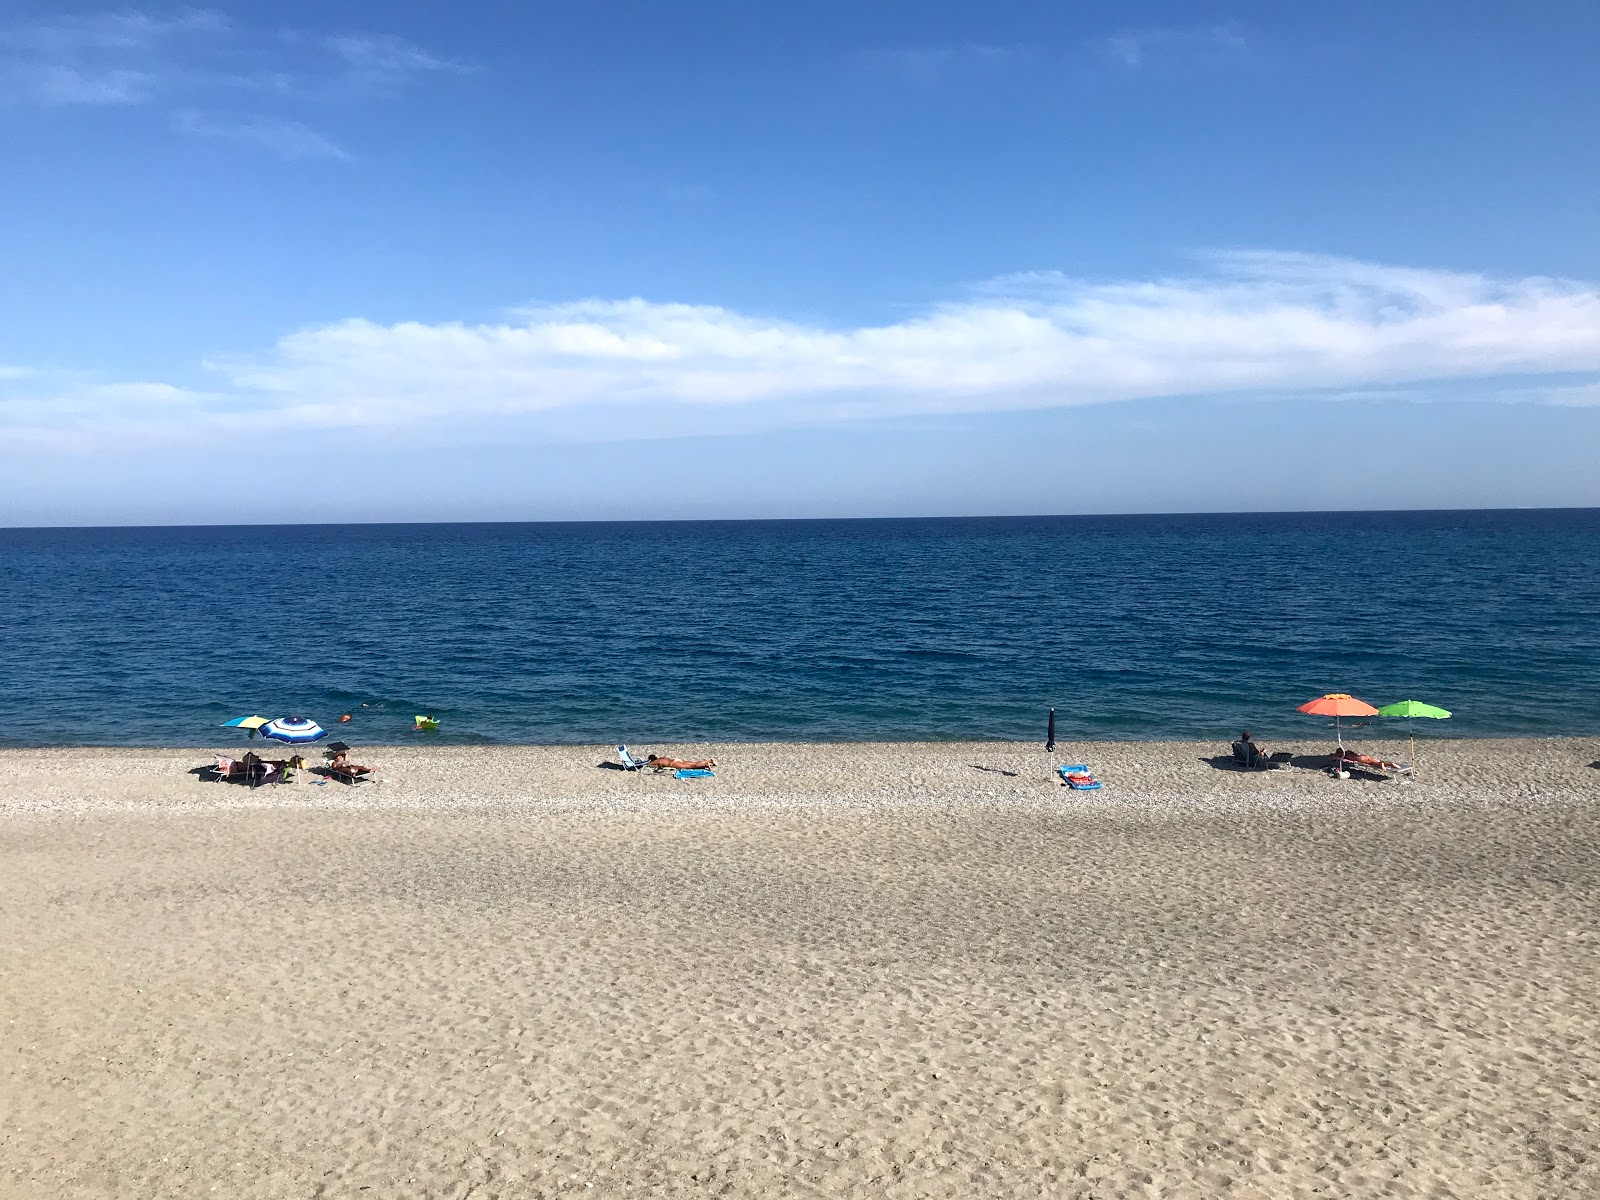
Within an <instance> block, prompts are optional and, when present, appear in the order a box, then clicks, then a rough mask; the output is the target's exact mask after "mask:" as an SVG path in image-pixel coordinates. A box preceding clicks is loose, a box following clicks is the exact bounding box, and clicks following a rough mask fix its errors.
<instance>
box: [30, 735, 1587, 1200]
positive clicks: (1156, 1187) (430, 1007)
mask: <svg viewBox="0 0 1600 1200" xmlns="http://www.w3.org/2000/svg"><path fill="white" fill-rule="evenodd" d="M649 748H650V749H652V750H658V751H662V750H671V749H674V748H672V747H660V746H651V747H649ZM1271 748H1272V749H1287V750H1291V751H1293V752H1294V753H1296V755H1297V761H1298V762H1300V763H1301V764H1303V765H1301V766H1299V767H1295V768H1291V769H1287V770H1280V771H1273V772H1256V773H1245V772H1240V771H1235V770H1231V769H1226V768H1225V767H1222V766H1219V765H1217V764H1214V763H1213V762H1212V761H1210V760H1211V759H1212V757H1213V756H1216V755H1218V754H1219V753H1223V752H1225V750H1226V747H1225V746H1222V745H1195V744H1186V743H1122V744H1115V745H1097V746H1083V745H1069V746H1064V747H1063V751H1064V752H1066V753H1067V754H1068V755H1070V757H1071V758H1074V759H1083V760H1087V761H1088V762H1089V763H1090V765H1091V766H1092V767H1093V768H1094V769H1095V771H1096V773H1097V774H1098V775H1099V777H1100V778H1101V779H1102V780H1104V781H1105V784H1106V786H1105V788H1104V789H1103V790H1101V791H1099V792H1095V793H1074V792H1069V791H1067V790H1065V789H1063V788H1061V787H1059V786H1057V785H1054V784H1052V783H1051V782H1049V781H1048V780H1047V778H1046V767H1047V764H1046V760H1045V756H1044V755H1043V753H1042V752H1041V751H1040V750H1039V748H1038V747H1033V746H1018V745H1011V744H968V745H924V746H905V745H848V746H809V747H808V746H795V745H774V746H749V745H742V746H713V747H709V748H707V747H679V748H677V749H680V750H683V751H685V752H692V753H693V754H695V755H699V754H700V753H704V752H707V751H709V753H711V754H712V755H714V756H715V757H716V758H717V759H718V760H719V763H720V764H721V765H720V766H719V767H718V770H717V777H716V778H715V779H710V780H693V781H678V780H674V779H671V778H670V777H665V776H661V777H657V776H652V775H649V774H630V773H624V772H621V771H614V770H607V769H603V768H601V767H599V766H598V765H597V764H598V763H599V762H601V761H602V759H603V758H605V757H606V752H605V750H604V749H603V748H589V749H583V748H570V747H569V748H552V747H496V748H492V749H472V748H445V747H435V748H426V749H422V748H415V747H405V748H398V747H397V748H379V749H372V750H364V751H363V752H362V753H361V754H359V755H358V756H357V757H358V758H359V759H360V760H361V761H368V762H370V763H371V764H372V765H373V766H374V767H375V768H377V772H376V773H377V775H378V777H379V780H380V781H379V782H377V783H375V784H372V785H362V786H358V787H355V788H351V787H346V786H344V785H341V784H337V783H331V784H326V785H317V784H313V783H309V782H304V783H297V784H288V785H284V786H281V787H276V788H273V787H267V788H258V789H254V790H251V789H247V788H243V787H239V786H236V785H232V784H217V783H210V782H205V781H204V780H203V779H202V778H201V777H199V776H197V775H194V774H190V773H189V772H190V771H191V769H194V768H197V767H199V766H200V765H201V764H202V763H204V762H206V761H208V758H207V754H206V753H205V752H202V751H182V750H177V751H174V750H45V751H24V750H13V751H3V752H0V955H3V962H4V964H5V965H4V969H3V970H0V1195H3V1196H7V1197H10V1196H19V1197H33V1196H66V1197H79V1196H82V1197H91V1196H92V1197H128V1196H250V1197H254V1196H263V1197H267V1196H270V1197H279V1196H282V1197H312V1196H327V1197H343V1196H349V1197H381V1196H394V1197H412V1196H429V1197H433V1196H438V1197H464V1196H474V1197H524V1196H527V1197H532V1196H551V1195H569V1194H570V1195H583V1196H645V1195H650V1196H657V1195H664V1196H719V1195H721V1196H756V1195H767V1196H790V1195H796V1196H906V1197H920V1196H950V1197H958V1196H959V1197H965V1196H989V1195H993V1196H1017V1195H1046V1196H1061V1197H1085V1198H1086V1197H1114V1196H1175V1197H1191V1196H1192V1197H1215V1196H1240V1197H1263V1198H1265V1197H1302V1196H1304V1197H1310V1196H1321V1197H1339V1196H1474V1197H1479V1196H1481V1197H1569V1196H1582V1195H1593V1194H1600V768H1597V767H1596V766H1594V765H1592V764H1596V763H1600V739H1561V740H1548V741H1502V742H1491V741H1433V740H1430V741H1428V742H1426V743H1419V750H1420V754H1421V768H1422V772H1423V773H1422V775H1421V777H1420V778H1419V779H1418V781H1417V782H1415V783H1411V784H1399V783H1394V782H1378V781H1376V780H1373V779H1366V778H1361V777H1357V778H1353V779H1351V780H1347V781H1337V780H1333V779H1331V778H1329V777H1328V775H1327V774H1326V773H1324V772H1323V771H1321V770H1319V769H1316V768H1317V766H1318V764H1319V763H1320V762H1322V761H1323V760H1322V758H1321V757H1320V756H1322V755H1325V754H1326V751H1327V749H1328V747H1327V745H1326V744H1325V743H1320V742H1319V743H1316V744H1311V743H1306V744H1303V745H1299V746H1285V745H1280V744H1275V745H1274V746H1272V747H1271ZM1362 748H1363V749H1372V748H1374V746H1373V744H1372V743H1362ZM1376 748H1378V749H1381V750H1382V751H1383V752H1384V753H1385V754H1387V755H1390V756H1394V755H1395V754H1396V753H1397V752H1400V751H1403V750H1404V749H1405V748H1404V747H1403V746H1402V745H1399V744H1397V743H1394V742H1385V743H1382V744H1380V745H1378V746H1377V747H1376ZM234 749H235V750H236V749H237V747H234ZM1059 760H1060V756H1058V761H1059Z"/></svg>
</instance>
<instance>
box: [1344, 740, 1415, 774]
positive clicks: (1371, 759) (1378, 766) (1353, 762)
mask: <svg viewBox="0 0 1600 1200" xmlns="http://www.w3.org/2000/svg"><path fill="white" fill-rule="evenodd" d="M1333 767H1334V770H1336V771H1337V770H1340V769H1348V768H1354V769H1355V770H1357V771H1371V772H1373V773H1374V774H1382V775H1390V776H1400V775H1409V774H1411V764H1410V763H1403V762H1394V761H1392V760H1390V759H1387V758H1379V757H1377V756H1376V755H1373V754H1357V753H1356V752H1355V751H1354V750H1346V749H1345V748H1344V747H1343V746H1341V747H1339V749H1337V750H1335V751H1334V752H1333Z"/></svg>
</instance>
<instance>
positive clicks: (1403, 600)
mask: <svg viewBox="0 0 1600 1200" xmlns="http://www.w3.org/2000/svg"><path fill="white" fill-rule="evenodd" d="M0 614H3V617H0V744H6V745H13V746H16V745H41V744H56V743H72V744H95V743H104V744H148V745H157V744H166V745H196V744H213V743H218V744H226V743H227V742H228V741H229V740H230V739H231V738H233V737H235V736H237V735H234V734H232V733H231V732H229V731H222V730H218V729H217V728H216V726H217V724H218V723H219V722H221V721H224V720H226V719H228V718H229V717H234V716H240V715H245V714H249V713H258V714H261V715H263V716H268V717H271V716H279V715H285V714H290V713H293V714H305V715H309V716H311V717H314V718H316V719H317V720H319V721H321V722H322V723H323V724H324V725H327V726H329V727H330V728H333V725H332V722H333V721H334V719H335V718H336V717H337V716H338V715H339V714H340V713H342V712H353V713H355V714H356V717H355V720H354V721H353V722H352V723H351V724H350V725H348V726H344V727H340V728H339V730H338V732H339V733H341V734H342V735H344V736H346V737H347V738H348V739H349V740H351V741H352V742H357V741H360V742H393V741H406V740H411V739H419V740H420V739H422V738H435V739H437V740H440V741H449V742H464V741H485V742H599V743H604V742H615V741H617V740H619V739H621V740H628V741H634V742H640V743H644V744H648V743H650V742H652V741H658V740H666V739H675V740H695V739H718V740H720V739H778V740H795V739H869V740H876V739H900V738H905V739H941V738H1022V739H1034V738H1041V737H1042V735H1043V730H1044V718H1045V710H1046V708H1047V707H1048V706H1050V705H1052V704H1053V705H1055V706H1056V708H1057V710H1058V713H1057V717H1058V722H1059V728H1060V732H1061V735H1062V736H1063V737H1092V738H1166V737H1185V738H1187V737H1196V738H1209V739H1218V740H1226V739H1227V738H1229V737H1231V736H1233V734H1234V733H1235V732H1236V731H1237V730H1238V729H1239V728H1241V727H1245V726H1248V727H1250V728H1251V729H1253V730H1257V731H1260V732H1261V733H1262V734H1263V735H1265V736H1268V737H1270V736H1274V735H1276V736H1285V735H1300V736H1317V735H1319V734H1320V731H1321V729H1322V727H1323V724H1324V723H1323V722H1320V721H1319V720H1317V719H1315V718H1310V717H1304V716H1301V715H1299V714H1298V713H1296V712H1295V711H1294V709H1295V706H1296V705H1297V704H1299V703H1300V702H1302V701H1304V700H1307V699H1310V698H1311V697H1313V696H1316V695H1319V694H1321V693H1323V692H1327V691H1348V692H1352V693H1354V694H1356V695H1358V696H1361V697H1363V698H1365V699H1368V700H1371V701H1373V702H1374V703H1379V704H1382V703H1385V702H1388V701H1391V700H1397V699H1402V698H1407V697H1411V698H1416V699H1422V700H1426V701H1429V702H1431V703H1434V704H1438V705H1442V706H1444V707H1445V708H1448V709H1451V710H1453V711H1454V712H1455V714H1456V716H1455V717H1454V718H1453V719H1452V720H1451V721H1449V722H1446V723H1443V724H1442V725H1439V726H1433V727H1431V728H1429V729H1427V730H1426V731H1424V730H1420V729H1419V733H1422V732H1427V733H1435V734H1453V735H1458V736H1460V735H1521V734H1594V733H1596V732H1597V731H1600V510H1552V511H1516V512H1436V513H1337V514H1278V515H1235V516H1129V517H1042V518H995V519H970V520H968V519H950V520H943V519H941V520H867V521H749V522H672V523H619V524H611V523H606V524H483V525H350V526H273V527H261V526H252V527H214V526H213V527H192V528H148V529H51V530H43V529H37V530H16V529H13V530H0ZM363 704H366V705H368V707H365V708H363V707H362V705H363ZM424 712H435V713H437V715H438V716H439V717H440V718H441V722H442V724H441V728H440V730H439V732H438V733H437V734H426V735H424V734H413V733H412V732H411V731H410V729H411V724H412V717H413V715H414V714H416V713H424Z"/></svg>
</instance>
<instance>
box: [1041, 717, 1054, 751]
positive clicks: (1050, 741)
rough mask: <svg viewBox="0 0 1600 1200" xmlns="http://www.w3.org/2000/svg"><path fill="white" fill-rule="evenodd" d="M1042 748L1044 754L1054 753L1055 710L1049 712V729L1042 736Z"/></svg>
mask: <svg viewBox="0 0 1600 1200" xmlns="http://www.w3.org/2000/svg"><path fill="white" fill-rule="evenodd" d="M1044 748H1045V753H1047V754H1053V753H1055V749H1056V710H1055V709H1053V708H1052V709H1051V710H1050V728H1049V729H1047V730H1046V731H1045V735H1044Z"/></svg>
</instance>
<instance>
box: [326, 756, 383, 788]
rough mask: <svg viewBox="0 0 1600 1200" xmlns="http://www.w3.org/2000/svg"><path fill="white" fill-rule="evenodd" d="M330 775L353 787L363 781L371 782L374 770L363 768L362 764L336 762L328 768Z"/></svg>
mask: <svg viewBox="0 0 1600 1200" xmlns="http://www.w3.org/2000/svg"><path fill="white" fill-rule="evenodd" d="M327 772H328V774H329V775H330V776H331V777H332V778H334V779H342V780H344V781H345V782H346V783H348V784H350V785H351V786H352V787H353V786H355V785H356V784H358V783H360V782H361V781H362V780H363V779H365V780H367V781H368V782H371V776H372V768H371V767H363V766H362V765H361V764H360V763H353V762H348V761H345V762H340V761H334V762H331V763H329V764H328V766H327Z"/></svg>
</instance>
